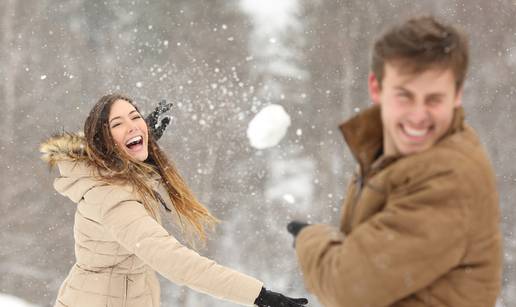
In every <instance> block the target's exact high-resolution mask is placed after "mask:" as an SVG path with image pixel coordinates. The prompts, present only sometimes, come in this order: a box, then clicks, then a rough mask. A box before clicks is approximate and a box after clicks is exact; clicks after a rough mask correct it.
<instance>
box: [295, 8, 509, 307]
mask: <svg viewBox="0 0 516 307" xmlns="http://www.w3.org/2000/svg"><path fill="white" fill-rule="evenodd" d="M467 66H468V47H467V40H466V38H465V36H464V35H463V34H461V33H460V32H459V31H458V30H456V29H455V28H454V27H452V26H447V25H443V24H441V23H439V22H437V21H436V20H435V19H433V18H432V17H421V18H415V19H411V20H409V21H407V22H405V23H404V24H402V25H399V26H397V27H394V28H392V29H391V30H390V31H388V32H386V33H385V34H384V35H383V36H382V37H380V38H379V39H378V40H377V41H376V43H375V45H374V51H373V56H372V71H371V74H370V77H369V80H368V83H369V92H370V96H371V99H372V101H373V102H374V104H375V105H374V106H373V107H371V108H369V109H367V110H365V111H363V112H362V113H360V114H358V115H357V116H355V117H354V118H352V119H351V120H349V121H348V122H346V123H344V124H343V125H342V126H341V130H342V132H343V134H344V137H345V139H346V141H347V143H348V145H349V147H350V149H351V152H352V153H353V155H354V157H355V159H356V160H357V162H358V164H359V167H358V171H357V173H356V175H355V176H354V178H353V180H352V182H351V184H350V186H349V188H348V192H347V195H346V200H345V202H344V206H343V210H342V211H343V212H342V217H341V225H340V229H336V228H334V227H331V226H329V225H322V224H319V225H308V224H305V223H302V222H297V221H294V222H291V223H290V224H289V225H288V229H289V231H290V232H291V233H292V234H293V235H294V236H297V238H296V241H295V245H296V253H297V256H298V260H299V265H300V268H301V270H302V272H303V276H304V280H305V284H306V286H307V288H308V289H309V291H311V292H313V293H314V294H315V295H316V296H317V297H318V299H319V300H320V301H321V302H322V303H323V304H324V305H325V306H345V307H384V306H395V307H402V306H403V307H406V306H410V307H416V306H418V307H419V306H443V307H444V306H449V307H462V306H464V307H476V306H478V307H487V306H494V305H495V301H496V297H497V295H498V293H499V290H500V282H501V267H502V259H501V234H500V230H499V208H498V196H497V191H496V182H495V177H494V174H493V170H492V167H491V165H490V163H489V161H488V158H487V156H486V153H485V152H484V149H483V148H482V146H481V144H480V141H479V140H478V138H477V136H476V135H475V133H474V131H473V130H472V128H471V127H469V126H468V125H467V124H465V123H464V115H463V109H462V107H461V98H462V89H463V81H464V77H465V74H466V70H467Z"/></svg>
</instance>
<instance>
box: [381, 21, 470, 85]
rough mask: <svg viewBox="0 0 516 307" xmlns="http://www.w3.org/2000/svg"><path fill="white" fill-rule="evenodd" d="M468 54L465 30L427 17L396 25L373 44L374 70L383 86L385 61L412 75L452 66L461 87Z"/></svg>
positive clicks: (457, 82) (456, 80)
mask: <svg viewBox="0 0 516 307" xmlns="http://www.w3.org/2000/svg"><path fill="white" fill-rule="evenodd" d="M468 54H469V52H468V39H467V37H466V35H465V34H464V33H462V32H461V31H459V30H458V29H456V28H455V27H453V26H450V25H444V24H442V23H439V22H438V21H437V20H435V19H434V18H433V17H430V16H424V17H418V18H413V19H410V20H408V21H406V22H405V23H403V24H401V25H398V26H395V27H393V28H391V29H390V30H388V31H387V32H386V33H384V34H383V35H382V36H381V37H380V38H378V39H377V40H376V42H375V43H374V49H373V55H372V63H371V65H372V67H371V69H372V72H373V73H374V74H375V76H376V79H377V80H378V83H379V84H380V85H381V84H382V80H383V77H384V69H385V63H386V62H391V63H396V64H399V65H398V66H399V67H400V68H402V69H403V70H405V71H406V72H407V73H410V74H416V73H420V72H423V71H425V70H427V69H429V68H433V67H437V68H442V69H448V68H450V69H451V70H452V71H453V74H454V76H455V87H456V89H457V90H458V89H460V88H461V87H462V85H463V83H464V78H465V76H466V71H467V68H468V58H469V55H468Z"/></svg>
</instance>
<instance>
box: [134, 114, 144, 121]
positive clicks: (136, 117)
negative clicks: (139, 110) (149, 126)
mask: <svg viewBox="0 0 516 307" xmlns="http://www.w3.org/2000/svg"><path fill="white" fill-rule="evenodd" d="M138 118H142V117H141V116H140V115H138V116H135V117H133V120H135V119H138Z"/></svg>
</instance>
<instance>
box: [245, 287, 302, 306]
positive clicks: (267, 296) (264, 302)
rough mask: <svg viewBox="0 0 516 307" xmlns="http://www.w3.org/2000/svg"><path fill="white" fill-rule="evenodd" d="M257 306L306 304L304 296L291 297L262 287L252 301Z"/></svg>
mask: <svg viewBox="0 0 516 307" xmlns="http://www.w3.org/2000/svg"><path fill="white" fill-rule="evenodd" d="M254 304H255V305H256V306H258V307H304V306H305V305H306V304H308V300H307V299H306V298H291V297H287V296H284V295H283V294H281V293H278V292H273V291H270V290H267V289H265V288H263V287H262V291H260V295H258V297H257V298H256V300H255V301H254Z"/></svg>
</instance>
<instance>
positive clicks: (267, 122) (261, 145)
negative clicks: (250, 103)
mask: <svg viewBox="0 0 516 307" xmlns="http://www.w3.org/2000/svg"><path fill="white" fill-rule="evenodd" d="M289 126H290V116H289V115H288V114H287V112H286V111H285V109H283V107H282V106H280V105H277V104H271V105H268V106H266V107H265V108H263V109H262V110H261V111H260V112H258V113H257V114H256V115H255V117H254V118H253V119H252V120H251V122H249V126H248V127H247V138H248V139H249V142H250V143H251V146H253V147H254V148H256V149H265V148H269V147H272V146H276V145H277V144H278V143H279V142H280V141H281V139H283V137H284V136H285V134H286V133H287V129H288V127H289Z"/></svg>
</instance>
